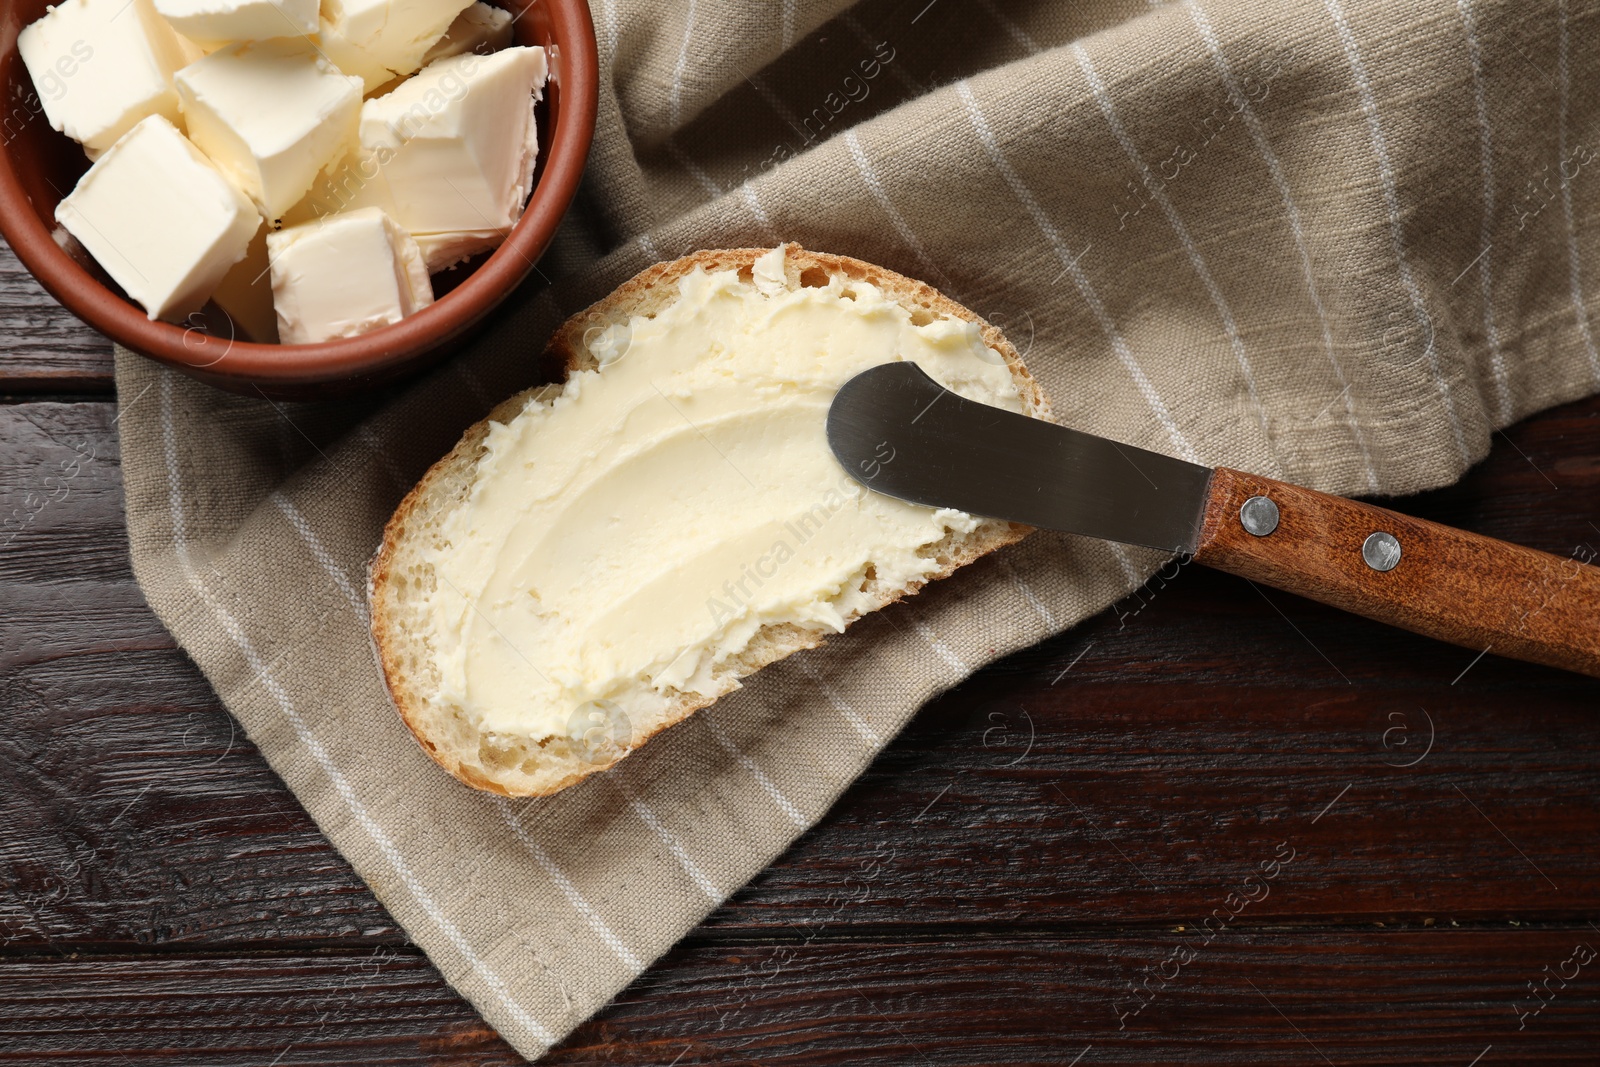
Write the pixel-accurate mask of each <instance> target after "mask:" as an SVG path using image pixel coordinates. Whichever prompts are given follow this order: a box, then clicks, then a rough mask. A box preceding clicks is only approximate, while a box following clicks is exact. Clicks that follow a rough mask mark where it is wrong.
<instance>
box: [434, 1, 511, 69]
mask: <svg viewBox="0 0 1600 1067" xmlns="http://www.w3.org/2000/svg"><path fill="white" fill-rule="evenodd" d="M510 47H511V12H509V11H507V10H506V9H505V8H503V7H495V6H494V5H493V4H485V3H482V2H481V0H480V2H479V3H476V4H473V5H472V6H471V7H469V8H467V9H466V10H465V11H463V12H462V13H461V14H459V15H457V16H456V20H455V21H454V22H452V23H451V24H450V28H449V29H448V30H446V31H445V34H444V36H443V37H441V38H439V40H438V41H437V42H435V43H434V46H433V47H432V48H430V49H428V54H427V55H425V56H423V57H422V65H423V66H427V65H428V64H429V63H432V62H434V61H435V60H439V59H449V58H450V57H451V56H459V55H461V54H462V53H464V52H477V53H478V54H479V55H484V56H486V55H489V54H490V53H491V52H498V51H500V50H501V49H502V48H510Z"/></svg>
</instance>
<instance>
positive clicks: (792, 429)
mask: <svg viewBox="0 0 1600 1067" xmlns="http://www.w3.org/2000/svg"><path fill="white" fill-rule="evenodd" d="M549 354H550V355H552V356H555V357H556V358H558V359H560V360H562V361H564V362H565V364H566V367H567V371H568V373H567V378H566V382H565V384H564V385H561V386H546V387H544V388H542V389H533V390H529V391H528V392H525V393H521V394H519V395H517V396H515V397H513V398H511V399H510V400H508V401H506V402H505V403H504V404H502V405H500V406H499V407H498V408H496V409H495V410H494V411H493V412H491V413H490V415H489V417H488V418H487V419H485V420H484V421H483V422H480V423H478V424H477V425H476V426H474V427H472V429H470V430H469V431H468V432H467V434H466V436H465V437H464V438H463V439H462V440H461V442H460V443H459V444H458V445H457V446H456V447H455V449H454V450H453V451H452V452H451V453H450V454H449V455H448V456H446V457H445V458H444V459H442V460H440V461H439V462H438V463H437V464H435V465H434V467H433V468H432V469H431V470H430V471H429V472H428V473H427V475H426V476H424V477H423V479H422V481H421V482H420V483H419V484H418V485H417V487H416V488H415V489H413V490H412V491H411V493H410V495H408V496H407V497H406V499H405V500H404V501H403V502H402V503H401V505H400V507H399V509H398V510H397V511H396V512H395V515H394V517H393V518H392V519H391V520H390V521H389V525H388V528H387V529H386V530H385V533H384V540H383V546H382V548H381V549H380V550H379V552H378V555H377V557H376V558H375V559H374V561H373V564H372V572H371V601H372V628H373V635H374V638H375V642H376V647H377V649H378V652H379V657H380V659H381V662H382V667H383V672H384V675H385V678H386V680H387V682H388V686H389V691H390V693H391V694H392V695H393V697H394V701H395V705H396V707H397V708H398V709H399V712H400V714H401V716H402V718H403V719H404V720H405V722H406V725H407V726H409V727H410V729H411V731H412V732H413V733H414V734H415V735H416V737H417V739H418V740H419V741H420V742H421V743H422V746H423V748H424V749H426V750H427V752H428V754H429V755H430V756H432V757H433V758H434V759H435V760H436V761H438V763H439V764H440V765H442V766H443V767H444V768H445V769H446V770H448V771H449V772H450V773H451V774H453V775H455V776H456V777H457V778H459V779H460V780H461V781H463V782H465V783H467V784H468V785H471V786H475V787H477V788H479V789H486V790H490V791H492V792H496V793H501V794H505V795H508V796H536V795H543V794H548V793H553V792H555V791H557V790H559V789H563V788H565V787H566V786H569V785H571V784H573V783H574V782H576V781H578V780H579V779H581V778H583V777H585V776H586V775H589V774H592V773H594V772H595V771H598V770H603V769H604V768H606V767H608V766H610V765H611V764H612V763H615V762H616V761H617V760H618V759H620V758H622V757H623V756H625V755H627V754H628V752H630V751H632V750H633V749H634V748H636V747H638V746H639V745H640V744H642V743H643V742H644V741H645V740H647V739H648V738H650V737H651V736H653V735H654V734H656V733H657V732H659V731H661V730H662V729H664V728H666V727H668V726H671V725H672V724H674V723H676V722H680V721H681V720H683V719H685V718H687V717H688V716H689V715H690V714H692V713H693V712H694V711H695V710H697V709H699V708H703V707H705V706H707V705H708V704H710V703H712V702H713V701H714V700H716V699H717V698H718V697H719V696H721V695H723V694H724V693H727V692H729V691H731V690H733V689H737V688H738V687H739V679H740V678H742V677H744V676H746V675H749V674H751V673H753V672H754V671H756V670H759V669H760V668H762V667H764V666H766V665H767V664H769V663H772V662H774V661H775V660H778V659H782V658H783V657H784V656H787V655H789V654H790V653H791V652H796V651H798V650H800V649H804V648H810V647H812V646H814V645H816V644H818V643H820V642H821V641H822V640H823V638H825V637H826V636H827V635H828V634H831V633H839V632H841V631H843V630H844V629H845V627H847V626H848V625H849V624H850V623H851V622H853V621H854V620H856V619H858V618H860V617H861V616H862V615H865V614H866V613H867V612H870V611H875V610H877V609H878V608H881V607H883V606H885V605H886V604H889V603H892V602H893V601H895V600H898V599H900V598H901V597H903V596H906V595H908V594H910V593H914V592H916V591H917V590H918V589H920V588H921V587H922V586H923V585H925V584H926V583H927V582H930V581H932V580H934V579H935V578H941V577H944V576H945V575H948V574H950V573H951V572H952V571H954V570H955V569H956V568H957V567H960V566H962V565H964V564H966V563H970V562H971V561H973V560H974V559H977V558H978V557H979V556H981V555H983V554H984V553H986V552H990V551H992V550H994V549H996V548H999V547H1000V546H1002V545H1006V544H1010V543H1011V542H1013V541H1016V540H1018V539H1020V538H1021V537H1023V536H1024V535H1025V534H1026V533H1028V528H1027V527H1023V526H1018V525H1014V524H1011V523H1005V522H998V521H994V520H987V519H978V518H974V517H973V516H970V515H966V514H963V513H961V512H957V511H949V510H934V509H931V508H923V507H917V506H915V505H912V504H907V503H904V502H902V501H899V500H894V499H892V498H890V497H887V496H882V495H879V494H875V493H871V492H868V491H866V490H864V489H862V488H861V487H860V486H859V485H858V484H857V483H856V482H855V481H854V480H853V479H851V478H850V477H849V476H848V475H847V474H846V473H845V471H844V470H843V469H842V468H841V467H840V466H839V465H838V463H837V462H836V461H835V460H834V458H833V455H832V453H831V452H830V451H829V449H828V444H827V440H826V438H825V436H824V425H825V420H826V417H827V412H828V405H829V403H830V402H831V401H832V399H833V395H834V393H835V392H836V391H837V390H838V388H839V386H840V385H842V384H843V383H844V382H845V381H847V380H849V379H850V378H851V377H853V376H854V375H856V374H858V373H860V372H861V371H863V370H866V369H867V368H869V367H873V366H876V365H877V364H880V363H886V362H891V361H895V360H901V359H906V360H913V361H915V362H916V363H917V364H918V365H919V366H921V367H922V368H923V369H924V370H925V371H927V372H928V373H929V374H930V375H931V376H932V377H934V378H935V379H936V380H938V381H939V382H940V383H941V384H942V385H944V386H945V387H947V388H949V389H951V390H953V391H955V392H956V393H959V394H961V395H963V396H966V397H969V398H971V399H973V400H978V401H981V402H983V403H986V404H993V405H996V406H999V407H1004V408H1008V409H1010V410H1012V411H1020V412H1025V413H1028V414H1030V415H1033V416H1035V417H1039V418H1048V417H1049V409H1048V405H1047V403H1046V401H1045V398H1044V396H1043V395H1042V393H1041V392H1040V391H1039V389H1038V387H1037V386H1036V384H1035V383H1034V381H1033V380H1032V378H1031V377H1030V376H1029V374H1028V372H1027V370H1026V368H1024V366H1023V365H1022V361H1021V359H1020V357H1019V356H1018V355H1017V353H1016V351H1015V350H1014V349H1013V348H1012V347H1011V345H1010V344H1009V343H1008V342H1007V341H1006V340H1005V338H1004V337H1003V336H1001V334H1000V331H999V330H997V329H995V328H994V327H992V326H990V325H988V324H987V323H985V322H983V321H982V320H981V319H979V318H978V317H977V316H976V315H974V314H972V313H971V312H970V311H968V310H966V309H965V308H963V307H961V306H960V305H958V304H955V303H953V302H952V301H950V300H948V299H946V298H944V297H942V296H941V295H939V293H937V292H936V291H934V290H933V289H931V288H929V287H928V286H926V285H923V284H922V283H920V282H916V281H912V280H911V279H908V278H904V277H902V276H900V275H898V274H895V273H893V272H892V271H888V270H884V269H883V268H881V267H875V266H872V265H870V264H867V263H863V262H861V261H859V260H854V259H848V258H845V257H842V256H831V255H823V254H819V253H816V252H808V251H806V250H804V249H802V248H800V247H799V246H797V245H793V244H791V245H785V246H783V247H780V248H776V249H771V250H761V249H734V250H727V251H711V252H700V253H697V254H695V255H692V256H689V257H687V258H684V259H680V260H677V261H674V262H671V263H663V264H659V265H657V266H655V267H651V268H650V269H648V270H646V271H644V272H643V273H641V274H640V275H638V276H637V277H635V278H634V279H633V280H631V281H629V282H627V283H626V284H625V285H623V286H622V287H621V288H620V289H618V290H617V291H616V292H614V293H613V294H612V295H611V296H609V297H607V298H606V299H605V300H602V301H601V302H600V303H598V304H596V305H594V306H593V307H591V308H589V309H588V310H587V311H583V312H581V313H579V314H578V315H575V316H573V317H572V318H571V319H569V320H568V321H567V322H566V323H565V324H563V325H562V327H561V328H560V329H559V330H558V331H557V333H556V335H555V337H554V338H553V339H552V340H551V341H550V344H549ZM882 459H883V462H893V452H892V446H888V445H886V447H885V449H884V454H883V457H882Z"/></svg>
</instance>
